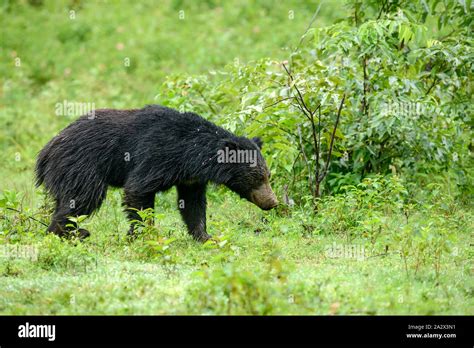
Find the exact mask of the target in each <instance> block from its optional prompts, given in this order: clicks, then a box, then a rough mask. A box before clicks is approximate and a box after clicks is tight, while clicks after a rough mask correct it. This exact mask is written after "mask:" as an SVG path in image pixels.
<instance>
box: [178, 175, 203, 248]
mask: <svg viewBox="0 0 474 348" xmlns="http://www.w3.org/2000/svg"><path fill="white" fill-rule="evenodd" d="M177 189H178V208H179V211H180V213H181V216H182V218H183V220H184V223H185V224H186V226H187V227H188V232H189V234H191V235H192V236H193V237H194V239H196V240H197V241H200V242H205V241H206V240H208V239H210V238H211V236H210V235H208V234H207V232H206V205H207V201H206V184H189V185H186V184H181V185H178V186H177Z"/></svg>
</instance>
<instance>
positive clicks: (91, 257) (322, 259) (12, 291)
mask: <svg viewBox="0 0 474 348" xmlns="http://www.w3.org/2000/svg"><path fill="white" fill-rule="evenodd" d="M35 3H36V2H35ZM199 3H200V2H199ZM239 4H241V2H239ZM317 4H318V3H317V2H315V3H311V2H306V1H291V2H286V3H281V2H279V1H275V2H256V3H254V2H244V3H243V5H240V6H235V4H233V3H228V2H223V3H220V2H218V1H215V2H214V1H209V2H208V3H200V4H198V2H189V3H186V2H184V3H183V2H180V1H167V2H166V1H165V2H164V3H163V5H162V6H157V5H155V3H154V2H139V3H135V2H129V1H120V2H108V3H107V2H99V1H97V2H81V1H76V2H57V1H46V2H45V3H44V4H43V5H39V6H31V5H28V3H27V2H26V1H23V2H19V3H18V4H16V3H13V2H10V1H6V2H4V3H3V5H2V10H1V22H2V23H1V25H2V28H4V29H3V30H2V39H1V46H2V50H1V52H0V55H1V58H2V60H1V63H0V71H1V74H2V77H3V79H4V84H3V87H2V94H1V96H2V100H1V101H2V111H1V116H0V117H1V125H2V126H1V128H0V140H1V147H2V148H1V149H2V151H1V152H0V156H1V157H0V161H1V162H0V163H1V165H0V177H1V180H0V191H2V192H3V194H2V195H1V197H0V202H1V205H0V206H1V207H2V208H1V211H0V214H1V215H0V248H1V249H0V252H1V253H0V313H2V314H473V313H474V311H473V308H474V306H473V305H474V302H473V281H472V276H471V271H472V266H471V264H470V261H471V259H472V251H471V249H470V245H472V240H471V231H472V230H473V214H472V205H469V204H466V203H462V202H457V201H454V200H452V199H450V196H449V195H447V196H436V195H434V194H433V195H430V196H429V197H426V198H420V199H419V200H418V202H422V203H420V204H418V205H416V207H415V208H414V209H413V212H410V214H409V215H410V216H409V217H408V213H407V211H406V210H404V209H402V208H400V209H399V208H397V209H395V208H394V207H393V206H392V205H391V203H390V202H387V201H390V200H391V199H390V197H384V195H385V194H390V192H389V193H382V192H379V191H377V195H378V196H377V197H376V198H377V199H376V200H375V201H361V202H358V203H357V204H358V205H354V206H351V205H347V204H345V202H350V200H351V199H354V197H353V196H351V195H348V196H344V197H342V198H341V199H336V200H331V199H328V200H327V201H324V202H323V203H322V205H321V210H320V212H319V214H318V216H316V215H315V214H314V213H313V211H312V210H310V209H308V208H307V207H306V206H305V205H301V206H299V205H297V206H295V207H293V208H288V207H287V208H285V207H282V208H280V209H279V210H277V211H271V212H262V211H260V210H258V208H256V207H255V206H252V205H251V204H249V203H246V202H244V201H241V200H239V199H238V198H237V197H236V196H235V195H233V194H231V193H229V192H228V191H226V190H224V189H221V188H211V190H210V193H209V197H208V201H209V205H208V226H209V232H210V233H211V234H213V235H214V236H215V237H216V242H214V243H210V244H207V245H201V244H198V243H196V242H194V241H193V240H192V239H191V238H190V237H189V236H188V235H187V234H186V232H185V229H184V226H183V224H182V223H181V221H180V218H179V214H178V211H177V209H176V208H175V192H174V190H171V191H170V192H168V193H165V194H161V195H159V196H157V198H156V207H157V209H156V216H155V220H156V223H155V226H154V227H150V226H148V227H146V226H145V227H144V228H143V233H142V236H141V237H140V238H138V239H137V240H136V241H134V242H129V241H127V240H126V238H125V232H126V230H127V222H126V219H125V217H124V215H123V214H122V212H121V206H120V204H121V203H120V202H121V192H120V191H119V190H110V191H109V193H108V197H107V200H106V202H105V204H104V205H103V207H102V209H101V210H100V211H99V212H98V214H97V215H95V216H94V217H92V218H91V219H89V220H86V221H84V222H83V224H84V226H85V227H86V228H88V229H89V230H90V231H91V232H92V236H91V238H90V239H88V240H87V241H85V242H84V243H79V242H76V241H69V242H68V241H62V240H60V239H58V238H57V237H55V236H52V235H47V234H46V233H45V232H44V229H45V228H44V226H42V225H41V224H40V223H38V222H36V221H34V220H33V219H32V217H34V218H35V219H38V220H40V221H44V222H47V221H48V217H49V216H48V214H49V212H50V208H51V202H50V201H49V200H48V199H46V198H45V197H44V195H43V193H42V190H40V189H36V188H35V187H34V184H33V182H34V177H33V167H34V160H35V156H36V153H37V152H38V151H39V150H40V149H41V147H42V146H43V145H44V144H45V143H46V142H47V141H48V140H49V139H50V138H51V137H52V136H53V135H54V134H56V133H57V132H58V131H59V130H60V129H61V128H63V127H64V126H65V125H66V124H68V123H69V122H71V121H72V120H73V119H74V118H75V117H74V116H71V117H69V116H64V117H60V116H56V115H55V113H54V110H55V105H56V103H58V102H59V103H61V102H62V101H63V100H70V101H77V102H93V103H95V106H96V107H97V108H101V107H113V108H125V107H127V108H128V107H139V106H142V105H144V104H149V103H159V102H160V101H159V100H155V98H154V97H155V95H157V94H158V92H159V86H160V85H161V84H162V83H163V81H164V79H165V77H166V75H168V74H173V73H178V74H192V73H200V72H204V71H208V70H210V69H218V68H220V67H222V66H223V65H225V64H232V62H233V61H234V60H235V59H236V58H237V59H239V60H241V61H250V60H252V59H257V58H261V57H264V56H270V57H275V58H279V59H282V58H284V57H285V56H286V55H287V52H286V51H285V50H284V49H282V48H283V47H287V46H294V45H296V44H297V42H298V40H299V37H300V35H301V33H302V32H304V30H305V28H306V26H307V24H308V23H309V21H310V19H311V16H312V14H313V12H314V10H315V8H317ZM338 4H339V2H330V1H329V2H326V5H325V6H322V7H321V12H320V14H319V16H318V20H317V21H316V25H325V24H328V23H332V22H333V21H334V20H336V19H337V18H339V17H340V16H344V14H345V9H344V8H343V7H341V6H340V5H338ZM71 10H74V11H75V19H71V12H70V11H71ZM181 10H183V11H184V18H183V19H180V16H182V14H183V13H180V12H179V11H181ZM290 11H293V13H292V14H291V13H290ZM31 23H34V24H35V25H31ZM16 58H20V62H21V63H20V65H19V66H17V65H16V64H17V62H18V60H17V59H16ZM125 58H130V62H131V65H130V66H127V67H126V66H125V65H124V59H125ZM11 192H16V193H17V194H16V195H15V194H14V193H11ZM362 192H365V191H360V192H359V194H360V195H362ZM379 201H380V202H382V201H383V203H380V204H378V202H379ZM374 202H375V203H374ZM445 203H446V204H447V206H443V204H445ZM355 206H357V207H358V208H354V207H355ZM7 208H11V209H15V210H18V211H20V213H18V212H15V211H13V210H11V209H7ZM438 217H439V219H438ZM374 231H375V232H374ZM413 231H415V232H416V231H421V232H420V233H421V234H422V235H423V233H425V232H426V231H427V232H426V233H429V234H428V236H433V238H431V237H430V238H431V239H430V238H426V240H425V239H420V240H418V239H416V238H414V239H413V240H412V238H411V237H410V236H409V235H408V233H411V232H413ZM417 233H418V232H417ZM437 238H438V239H437ZM439 238H441V239H439ZM428 239H430V240H429V241H428ZM29 247H31V248H32V249H27V248H29ZM16 248H18V249H16ZM24 250H27V251H28V250H30V252H29V253H27V254H25V255H22V252H23V251H24ZM438 254H439V255H438Z"/></svg>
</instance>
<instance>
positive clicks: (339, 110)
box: [319, 94, 346, 182]
mask: <svg viewBox="0 0 474 348" xmlns="http://www.w3.org/2000/svg"><path fill="white" fill-rule="evenodd" d="M345 99H346V95H345V94H344V95H343V96H342V100H341V103H340V104H339V109H338V110H337V117H336V123H335V124H334V129H333V130H332V134H331V142H330V144H329V152H328V158H327V161H326V166H325V168H324V172H323V173H321V178H320V180H319V181H320V182H321V181H323V179H324V178H325V177H326V175H327V173H328V170H329V164H330V162H331V155H332V148H333V146H334V137H335V136H336V130H337V126H338V124H339V118H340V117H341V111H342V106H343V105H344V100H345Z"/></svg>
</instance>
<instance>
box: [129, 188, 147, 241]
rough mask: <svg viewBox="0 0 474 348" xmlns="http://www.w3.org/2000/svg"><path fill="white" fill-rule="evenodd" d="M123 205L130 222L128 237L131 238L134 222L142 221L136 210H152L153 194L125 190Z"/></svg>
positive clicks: (133, 232) (134, 226) (133, 233)
mask: <svg viewBox="0 0 474 348" xmlns="http://www.w3.org/2000/svg"><path fill="white" fill-rule="evenodd" d="M123 205H124V206H125V213H126V214H127V217H128V219H129V220H130V222H131V223H130V229H129V230H128V235H129V236H130V237H132V236H134V235H135V229H136V225H137V222H136V221H142V218H141V217H140V215H139V214H138V211H137V210H145V209H148V208H152V209H153V208H154V207H155V193H145V194H139V193H135V192H131V191H129V190H127V189H125V197H124V200H123Z"/></svg>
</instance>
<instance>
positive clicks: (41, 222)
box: [6, 207, 48, 227]
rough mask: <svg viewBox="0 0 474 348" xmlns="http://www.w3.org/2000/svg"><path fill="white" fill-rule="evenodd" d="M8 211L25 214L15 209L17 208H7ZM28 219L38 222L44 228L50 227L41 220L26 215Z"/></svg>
mask: <svg viewBox="0 0 474 348" xmlns="http://www.w3.org/2000/svg"><path fill="white" fill-rule="evenodd" d="M6 209H8V210H11V211H14V212H17V213H19V214H23V212H22V211H21V210H18V209H15V208H10V207H7V208H6ZM26 217H27V218H28V219H31V220H33V221H36V222H38V223H40V224H41V225H43V226H46V227H48V225H47V224H45V223H44V222H43V221H40V220H38V219H36V218H34V217H33V216H30V215H26Z"/></svg>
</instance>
